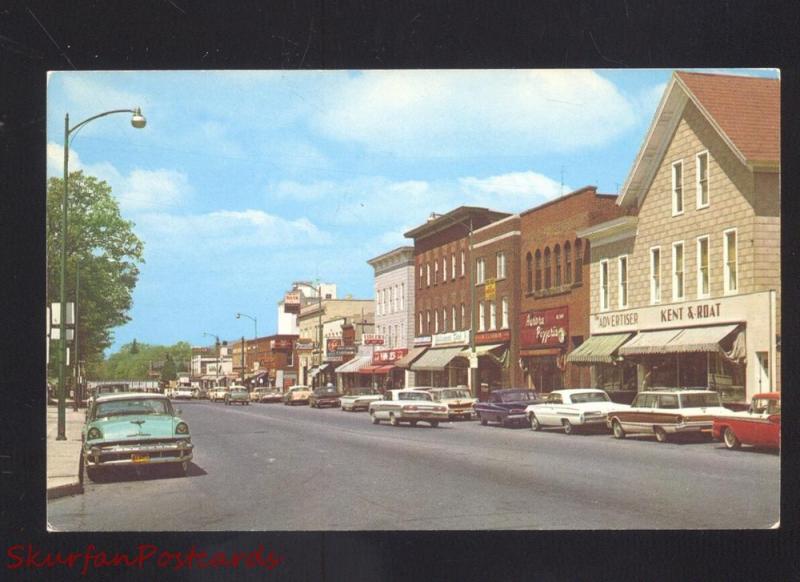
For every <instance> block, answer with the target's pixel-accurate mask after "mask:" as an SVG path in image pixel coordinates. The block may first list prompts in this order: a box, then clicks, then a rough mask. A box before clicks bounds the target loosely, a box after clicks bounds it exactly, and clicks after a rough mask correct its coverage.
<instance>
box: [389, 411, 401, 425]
mask: <svg viewBox="0 0 800 582" xmlns="http://www.w3.org/2000/svg"><path fill="white" fill-rule="evenodd" d="M389 424H391V425H392V426H400V421H399V420H397V417H396V416H395V415H394V412H390V413H389Z"/></svg>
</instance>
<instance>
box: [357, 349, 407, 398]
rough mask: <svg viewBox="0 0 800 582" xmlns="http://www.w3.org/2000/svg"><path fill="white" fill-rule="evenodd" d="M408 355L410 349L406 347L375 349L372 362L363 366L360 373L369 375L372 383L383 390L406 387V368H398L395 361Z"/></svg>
mask: <svg viewBox="0 0 800 582" xmlns="http://www.w3.org/2000/svg"><path fill="white" fill-rule="evenodd" d="M406 355H408V350H407V349H405V348H396V349H391V350H375V351H374V352H373V353H372V362H371V364H370V365H369V366H366V367H364V368H361V369H360V370H359V371H358V373H359V374H363V375H366V376H369V377H370V382H371V384H370V385H371V386H372V387H373V388H375V389H378V390H380V391H381V392H383V391H384V390H391V389H398V388H404V387H405V370H404V369H403V368H398V367H397V366H396V365H395V362H397V361H398V360H400V359H401V358H403V357H404V356H406Z"/></svg>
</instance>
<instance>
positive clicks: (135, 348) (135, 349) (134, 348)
mask: <svg viewBox="0 0 800 582" xmlns="http://www.w3.org/2000/svg"><path fill="white" fill-rule="evenodd" d="M131 353H132V354H138V353H139V346H137V345H136V338H133V343H132V344H131Z"/></svg>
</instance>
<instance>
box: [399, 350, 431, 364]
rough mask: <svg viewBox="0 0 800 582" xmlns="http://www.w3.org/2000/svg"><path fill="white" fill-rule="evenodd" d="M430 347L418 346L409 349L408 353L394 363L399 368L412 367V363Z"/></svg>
mask: <svg viewBox="0 0 800 582" xmlns="http://www.w3.org/2000/svg"><path fill="white" fill-rule="evenodd" d="M427 349H428V346H422V347H416V348H411V349H410V350H408V353H407V354H406V355H405V356H403V357H402V358H400V359H397V360H395V361H394V365H395V366H397V367H398V368H410V367H411V364H413V363H414V361H415V360H416V359H417V358H419V357H420V356H421V355H422V354H424V353H425V350H427Z"/></svg>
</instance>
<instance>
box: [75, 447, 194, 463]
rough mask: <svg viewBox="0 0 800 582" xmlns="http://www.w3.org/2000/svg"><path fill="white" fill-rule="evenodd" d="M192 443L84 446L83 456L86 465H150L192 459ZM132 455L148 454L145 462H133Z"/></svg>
mask: <svg viewBox="0 0 800 582" xmlns="http://www.w3.org/2000/svg"><path fill="white" fill-rule="evenodd" d="M193 450H194V445H193V444H192V443H186V444H182V445H178V444H174V445H173V444H169V445H128V446H126V445H117V446H112V447H105V448H103V447H98V446H94V447H90V448H88V449H87V448H84V450H83V458H84V461H85V462H86V466H87V467H100V466H109V465H152V464H155V463H182V462H184V461H190V460H192V451H193ZM133 455H149V457H150V458H149V460H148V461H147V462H141V463H140V462H134V461H133Z"/></svg>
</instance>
